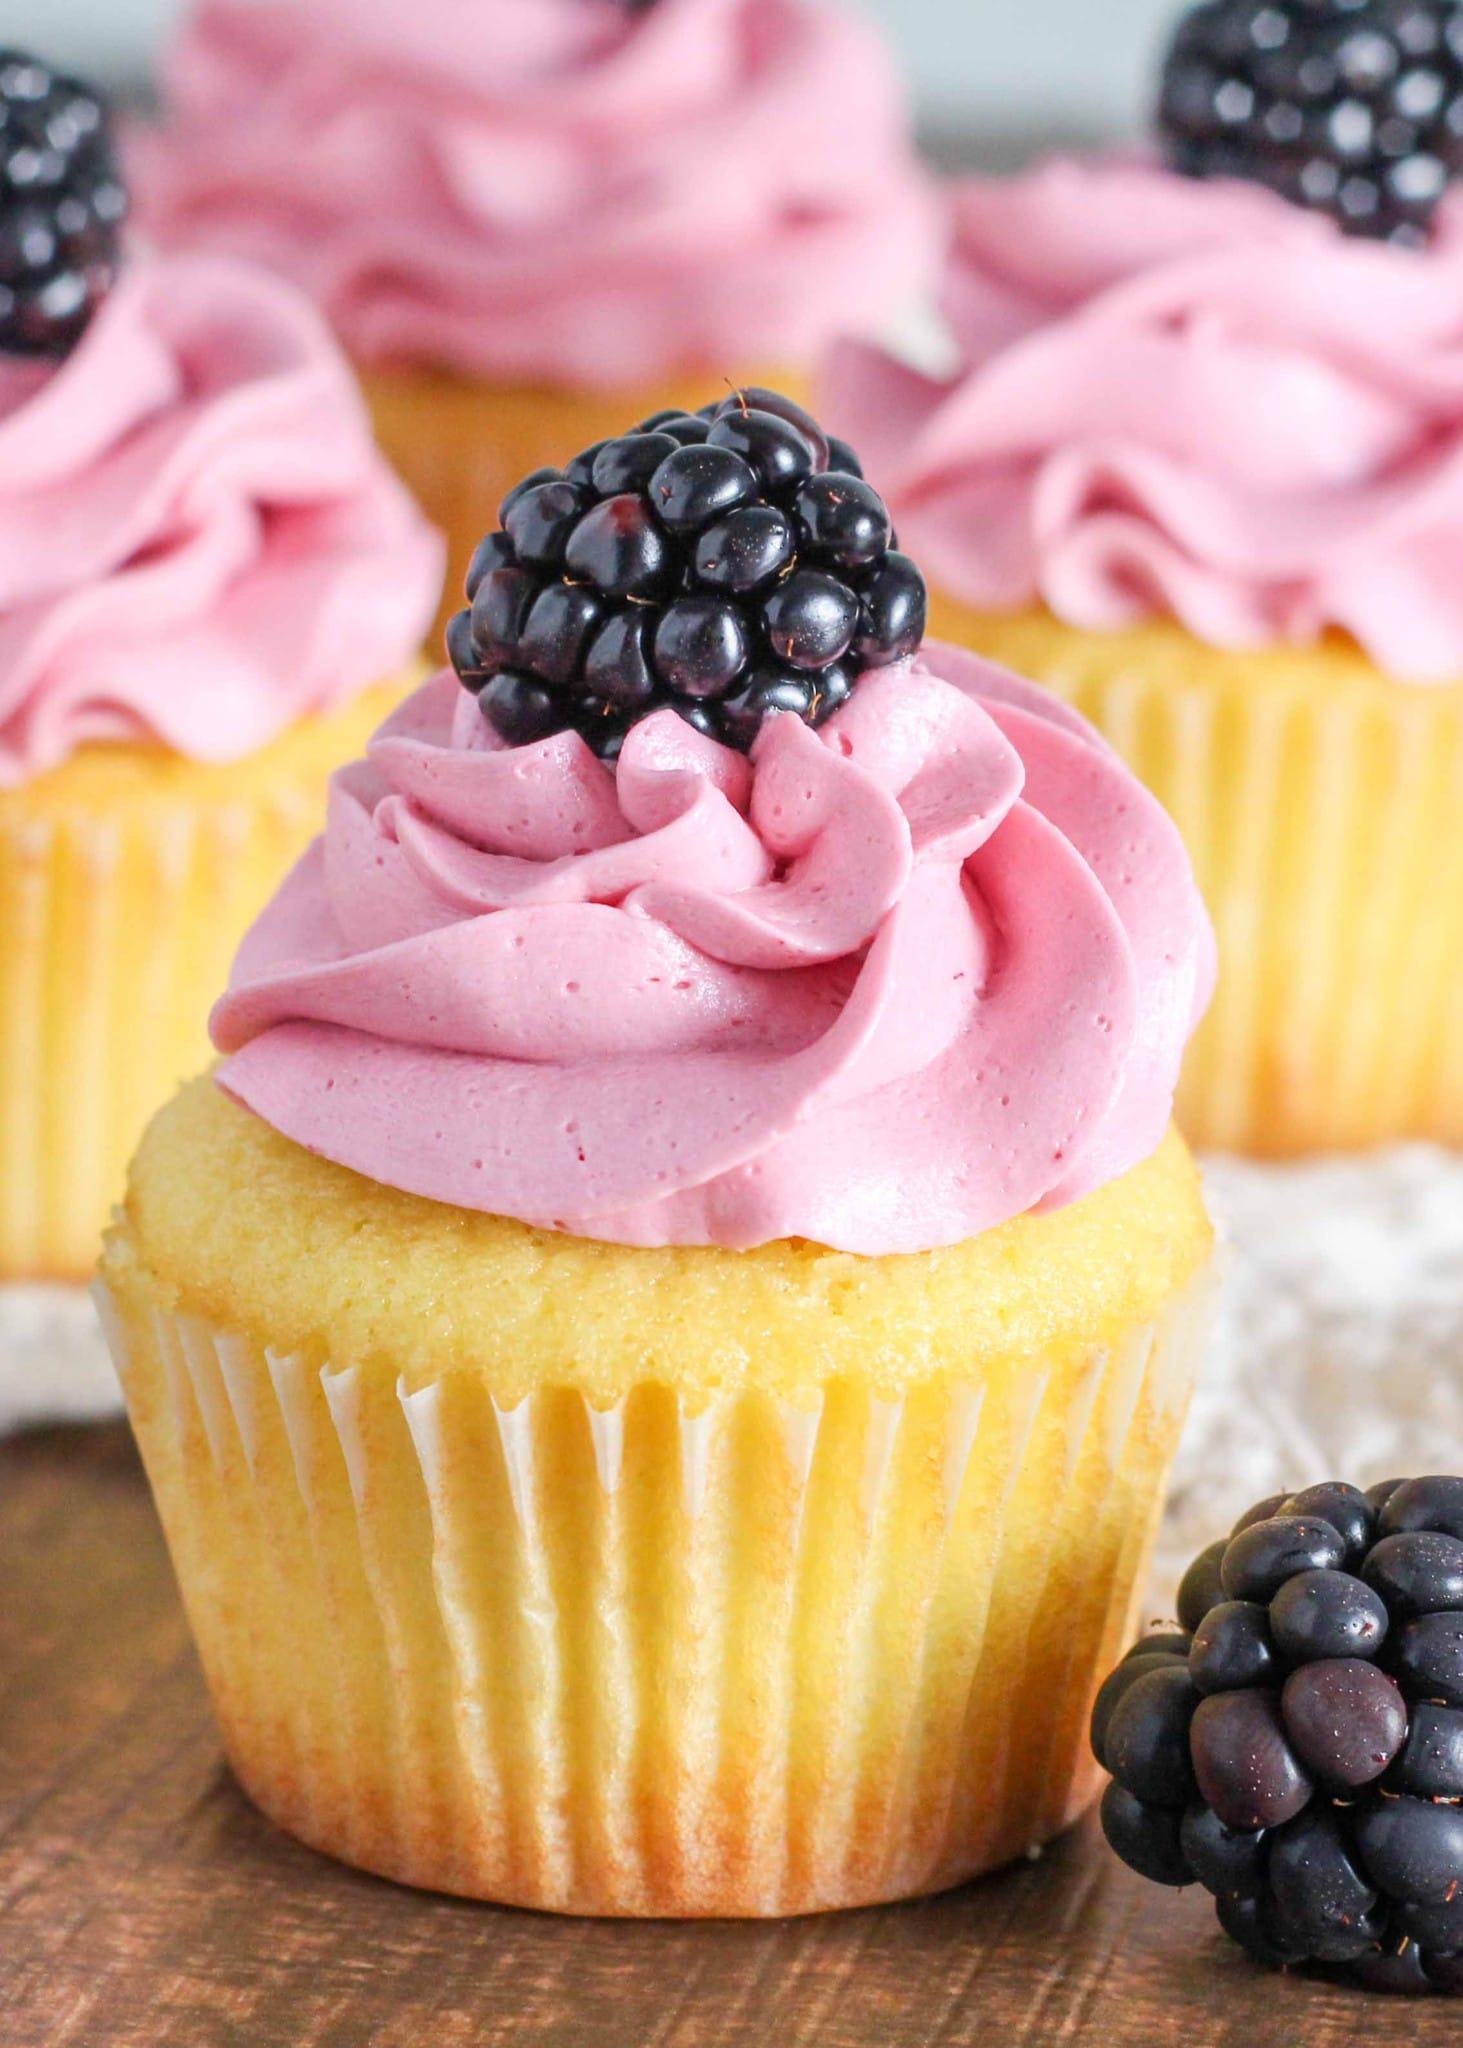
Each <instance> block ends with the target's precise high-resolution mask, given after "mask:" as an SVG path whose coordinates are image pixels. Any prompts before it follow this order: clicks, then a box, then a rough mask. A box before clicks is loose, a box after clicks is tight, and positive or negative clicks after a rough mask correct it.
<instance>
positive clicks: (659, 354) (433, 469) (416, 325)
mask: <svg viewBox="0 0 1463 2048" xmlns="http://www.w3.org/2000/svg"><path fill="white" fill-rule="evenodd" d="M164 103H165V117H164V121H163V124H162V125H161V127H159V128H158V129H157V130H155V131H154V132H152V133H149V134H143V135H139V137H138V138H137V143H136V152H135V174H136V183H137V188H138V211H139V216H140V218H141V220H142V222H143V223H144V225H145V227H146V229H147V232H148V233H149V234H152V235H154V236H156V237H157V238H158V240H160V241H161V242H163V243H164V244H165V245H168V246H179V245H182V246H191V247H203V248H207V249H223V250H228V251H231V252H234V253H243V254H246V255H249V256H253V257H258V258H260V259H262V260H264V261H267V262H269V263H271V264H273V265H274V266H275V267H276V268H278V269H280V270H282V271H284V272H285V273H286V274H287V275H289V276H290V277H291V278H293V279H294V280H295V281H296V282H297V283H299V284H302V285H303V286H304V287H305V289H306V290H307V291H309V292H310V293H311V294H312V295H313V297H314V298H315V299H316V301H317V302H318V304H319V305H320V306H321V307H322V308H323V309H324V311H325V313H326V314H327V315H328V317H329V319H330V320H331V322H332V323H333V325H334V327H335V330H336V332H337V334H338V335H339V336H340V337H341V339H342V340H343V341H344V343H345V345H346V347H347V349H348V350H349V351H350V353H351V355H352V357H353V358H354V359H355V361H356V363H357V365H358V366H359V367H360V368H361V370H362V372H363V375H364V379H365V385H366V391H367V395H368V397H369V399H370V401H371V405H372V409H373V411H374V414H375V419H376V426H377V429H378V432H379V434H380V437H381V440H382V443H383V445H384V446H385V448H386V451H387V453H388V454H389V456H390V457H391V459H392V461H393V462H394V463H395V464H396V466H397V467H398V469H399V470H400V471H401V473H402V475H403V476H404V477H405V478H406V479H407V481H408V482H409V483H410V484H411V485H412V487H413V489H414V490H415V491H416V493H417V495H418V497H419V498H420V500H421V502H422V503H423V504H424V505H425V506H426V508H427V510H428V511H429V512H430V514H431V515H432V517H433V518H434V519H435V520H437V521H438V523H439V524H440V525H442V526H444V527H445V528H446V529H447V531H448V533H449V534H450V536H451V538H452V542H453V569H452V588H453V589H454V590H456V589H458V588H459V587H460V582H461V577H462V574H463V573H464V572H465V570H466V567H467V560H468V556H469V554H470V552H471V549H472V546H473V544H474V543H475V542H476V540H477V539H478V538H479V536H480V535H481V534H482V533H483V531H484V529H485V528H486V527H487V526H488V525H489V524H490V523H491V522H492V520H493V519H494V517H495V515H496V510H497V506H498V503H499V501H500V499H501V498H502V497H503V495H504V493H505V492H506V491H507V489H508V488H509V486H510V485H511V484H512V483H514V482H515V481H516V480H517V479H518V478H519V477H520V476H522V475H524V474H525V473H526V472H527V471H529V470H531V469H533V468H534V467H535V466H537V465H539V464H549V463H552V464H557V463H563V462H566V461H567V460H568V459H569V457H570V456H571V455H572V454H574V452H575V451H576V450H577V449H578V448H580V447H582V446H583V445H584V444H585V443H587V442H593V441H596V440H599V439H601V438H602V437H605V436H608V435H611V434H615V433H618V432H620V431H621V429H622V428H623V426H624V425H625V424H626V423H627V422H628V421H630V420H633V419H635V418H637V417H639V416H642V415H650V414H653V413H656V412H661V411H665V412H668V413H669V414H670V415H671V416H672V417H674V416H676V415H677V414H678V413H679V412H680V411H682V410H683V409H684V407H685V406H686V404H687V403H689V402H694V399H693V394H695V395H699V396H704V395H705V392H706V390H707V389H708V388H710V389H712V390H715V391H719V392H720V393H721V394H722V395H725V393H726V391H727V390H728V389H729V388H730V387H731V385H732V384H733V383H741V382H762V383H773V384H780V385H781V386H782V387H783V388H792V387H793V386H794V385H795V384H797V383H799V382H800V381H802V380H805V379H806V377H807V376H808V373H809V371H810V368H811V366H812V364H813V362H814V360H815V358H816V357H817V355H818V354H819V353H820V352H821V350H822V349H823V348H824V346H825V345H826V344H827V343H828V341H829V340H831V338H832V336H833V334H834V333H835V332H836V331H837V329H838V328H839V326H840V325H848V324H851V325H852V326H854V327H855V328H862V327H872V326H878V327H882V326H883V325H884V324H885V323H887V321H888V320H889V319H890V317H891V312H897V311H898V310H899V309H900V307H901V305H902V303H903V301H904V300H905V299H906V297H912V296H913V295H914V294H915V293H916V291H917V289H918V288H919V287H920V286H921V285H923V284H924V283H925V282H926V280H927V279H928V278H929V277H930V276H931V275H932V272H933V246H934V241H933V224H932V209H931V203H930V197H929V193H928V191H927V188H926V184H925V180H924V178H923V175H922V174H921V172H920V171H919V169H918V168H917V166H916V163H915V159H914V156H913V152H912V147H911V144H910V140H909V134H908V127H907V121H906V114H905V108H904V103H903V97H902V93H901V90H900V86H899V82H898V79H897V75H896V73H895V70H894V67H893V65H892V63H891V61H890V58H889V56H888V54H887V52H886V51H885V49H884V47H883V46H882V44H881V42H880V41H879V39H878V37H877V35H876V34H875V32H874V30H873V29H872V28H871V27H870V26H869V25H868V24H867V23H865V22H862V21H860V20H859V19H857V18H856V17H854V16H852V15H851V14H850V13H848V12H847V11H846V10H845V9H843V8H842V7H839V6H834V5H828V4H825V0H659V4H654V5H645V4H640V5H632V4H629V0H421V4H418V5H416V6H402V5H400V4H398V0H264V4H258V0H252V4H250V0H244V4H240V0H202V4H199V5H197V6H195V7H194V8H193V10H192V12H191V14H190V15H189V17H188V19H187V22H186V25H185V27H184V29H183V31H182V33H181V35H180V38H179V40H178V42H177V44H176V46H175V48H174V50H173V52H172V56H171V60H170V62H169V63H168V65H167V67H166V73H165V79H164Z"/></svg>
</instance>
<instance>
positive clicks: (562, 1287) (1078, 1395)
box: [102, 1080, 1211, 1914]
mask: <svg viewBox="0 0 1463 2048" xmlns="http://www.w3.org/2000/svg"><path fill="white" fill-rule="evenodd" d="M1210 1252H1211V1232H1210V1227H1209V1224H1208V1222H1207V1220H1206V1218H1205V1214H1204V1209H1203V1204H1202V1200H1201V1197H1200V1192H1199V1187H1198V1181H1197V1177H1196V1175H1195V1172H1194V1168H1193V1165H1192V1162H1191V1161H1190V1159H1189V1157H1188V1155H1187V1153H1186V1151H1185V1149H1184V1147H1183V1145H1182V1143H1181V1142H1180V1140H1179V1139H1178V1138H1177V1137H1176V1136H1173V1135H1170V1137H1169V1138H1168V1139H1167V1140H1166V1141H1165V1142H1164V1144H1163V1145H1162V1146H1161V1147H1160V1149H1159V1150H1158V1152H1157V1153H1156V1154H1154V1156H1153V1157H1152V1158H1150V1159H1149V1160H1148V1161H1146V1162H1145V1163H1144V1164H1143V1165H1141V1166H1139V1167H1137V1168H1135V1169H1134V1170H1133V1171H1131V1172H1130V1173H1128V1174H1127V1175H1125V1176H1124V1177H1123V1178H1122V1179H1121V1180H1119V1181H1116V1182H1114V1183H1112V1184H1111V1185H1109V1186H1107V1187H1104V1188H1102V1189H1101V1190H1099V1191H1098V1192H1097V1193H1095V1194H1093V1195H1091V1196H1089V1197H1087V1198H1086V1199H1085V1200H1083V1201H1081V1202H1079V1203H1076V1204H1075V1205H1073V1206H1072V1207H1070V1208H1067V1209H1065V1210H1063V1211H1061V1212H1059V1213H1057V1214H1054V1215H1051V1216H1044V1217H1023V1218H1020V1219H1017V1220H1015V1221H1013V1222H1011V1223H1009V1224H1007V1225H1004V1226H1002V1227H1001V1228H998V1229H995V1230H992V1231H989V1232H987V1233H985V1234H983V1235H982V1236H980V1237H978V1238H976V1239H974V1240H972V1241H970V1242H967V1243H964V1244H961V1245H957V1246H954V1247H951V1248H949V1249H947V1250H944V1251H934V1252H929V1253H918V1254H909V1255H905V1256H893V1257H885V1258H860V1257H857V1256H854V1255H850V1254H846V1253H837V1252H830V1251H826V1250H823V1249H821V1248H819V1247H818V1246H816V1245H813V1244H809V1243H806V1242H784V1243H776V1244H769V1245H767V1246H765V1247H763V1248H762V1249H760V1250H758V1251H755V1252H741V1253H739V1252H730V1251H724V1250H720V1249H717V1248H714V1247H712V1248H702V1249H696V1248H681V1247H669V1248H665V1249H660V1250H637V1249H635V1248H631V1247H625V1246H618V1245H610V1244H599V1243H594V1242H589V1241H586V1240H582V1239H577V1238H572V1237H563V1236H555V1235H548V1234H545V1233H543V1232H541V1231H537V1230H533V1229H530V1228H528V1227H527V1226H525V1225H522V1224H518V1223H514V1222H511V1221H508V1220H505V1219H502V1218H499V1217H494V1216H488V1215H477V1214H472V1213H468V1212H464V1211H460V1210H457V1209H453V1208H449V1207H446V1206H443V1205H440V1204H437V1203H434V1202H430V1201H426V1200H423V1199H421V1198H420V1197H414V1196H410V1195H405V1194H401V1193H398V1192H396V1191H395V1190H392V1189H390V1188H386V1187H382V1186H379V1185H377V1184H375V1183H373V1182H369V1181H366V1180H364V1179H362V1178H360V1177H358V1176H357V1175H355V1174H353V1173H351V1172H349V1171H347V1170H346V1169H344V1168H341V1167H337V1166H334V1165H332V1164H330V1163H328V1162H326V1161H324V1160H321V1159H318V1158H315V1157H313V1156H311V1155H310V1154H309V1153H307V1152H305V1151H304V1150H302V1149H301V1148H300V1147H299V1146H297V1145H295V1144H293V1143H292V1142H290V1141H289V1140H288V1139H285V1138H283V1137H281V1136H279V1135H278V1134H277V1133H276V1132H275V1131H273V1130H272V1129H270V1128H269V1127H268V1126H267V1125H266V1124H264V1123H263V1122H262V1121H261V1120H260V1119H259V1118H257V1117H255V1116H253V1115H251V1114H250V1113H249V1112H248V1111H246V1110H244V1109H242V1108H241V1107H240V1106H239V1105H238V1104H237V1103H235V1102H233V1101H231V1100H230V1099H229V1098H228V1097H226V1096H225V1095H224V1094H223V1093H222V1092H221V1091H220V1090H219V1089H218V1088H217V1087H215V1086H214V1084H213V1083H212V1082H211V1081H208V1080H200V1081H197V1082H195V1083H193V1084H192V1085H191V1086H190V1087H188V1088H187V1089H185V1090H184V1092H183V1093H182V1094H181V1095H180V1096H178V1097H177V1098H176V1099H175V1100H174V1101H173V1102H172V1103H171V1104H170V1105H169V1107H168V1108H167V1109H166V1110H164V1111H163V1112H162V1114H161V1115H160V1116H159V1117H158V1118H157V1119H156V1120H155V1122H154V1123H153V1125H152V1128H151V1130H150V1131H149V1133H148V1136H147V1138H146V1140H145V1142H144V1144H143V1146H142V1149H141V1151H140V1152H139V1154H138V1157H137V1160H136V1162H135V1165H134V1168H133V1172H132V1177H131V1183H130V1188H129V1192H128V1196H127V1201H126V1206H125V1211H124V1214H123V1217H122V1219H121V1220H120V1222H119V1224H118V1226H117V1227H116V1228H115V1229H114V1230H113V1232H112V1233H111V1235H110V1237H109V1239H108V1242H107V1250H106V1256H105V1259H104V1262H103V1268H102V1278H103V1284H104V1288H105V1300H106V1302H107V1304H108V1313H109V1319H110V1322H111V1326H112V1331H113V1342H114V1348H115V1353H116V1356H117V1358H118V1361H119V1364H120V1366H121V1369H122V1374H123V1379H124V1383H125V1387H126V1392H127V1397H128V1403H129V1407H130V1410H131V1414H132V1418H133V1424H134V1427H135V1428H136V1431H137V1435H138V1440H139V1442H140V1444H141V1447H142V1451H143V1455H144V1458H145V1459H146V1462H147V1467H148V1473H149V1477H150V1478H151V1480H152V1483H153V1486H154V1488H155V1490H156V1494H157V1498H158V1503H159V1506H160V1509H161V1511H162V1516H163V1521H164V1525H165V1527H166V1530H167V1534H168V1540H169V1543H170V1546H171V1548H172V1552H173V1556H174V1560H175V1563H176V1565H177V1568H178V1572H179V1576H180V1579H181V1582H182V1585H183V1589H184V1594H185V1597H186V1599H187V1603H188V1608H189V1615H190V1619H191V1621H192V1624H193V1627H194V1630H195V1633H196V1635H197V1638H198V1642H199V1645H200V1648H201V1651H202V1655H203V1660H204V1665H205V1669H206V1671H207V1673H208V1677H209V1682H210V1685H211V1687H212V1690H213V1694H214V1698H215V1701H216V1704H217V1707H218V1711H219V1716H220V1720H221V1723H222V1726H223V1730H224V1735H225V1740H226V1743H227V1746H228V1751H229V1756H230V1759H231V1761H232V1763H233V1765H234V1768H235V1770H236V1771H237V1772H238V1774H239V1776H240V1778H241V1780H242V1781H243V1783H244V1785H245V1786H246V1787H247V1789H248V1790H249V1792H250V1793H251V1795H252V1796H253V1797H254V1798H255V1799H256V1800H257V1801H258V1802H259V1804H260V1805H261V1806H262V1807H263V1808H264V1809H265V1811H266V1812H267V1813H269V1814H270V1815H271V1816H272V1817H273V1818H274V1819H275V1820H276V1821H278V1822H279V1823H280V1824H281V1825H282V1826H284V1827H287V1828H289V1829H290V1830H291V1831H292V1832H294V1833H296V1834H298V1835H299V1836H301V1837H302V1839H304V1840H305V1841H307V1842H309V1843H311V1844H313V1845H314V1846H315V1847H317V1848H322V1849H326V1850H328V1851H330V1852H332V1853H334V1854H336V1855H340V1856H343V1857H345V1858H347V1859H348V1860H349V1861H351V1862H355V1863H359V1864H362V1865H364V1866H365V1867H366V1868H368V1869H371V1870H375V1871H379V1872H382V1873H384V1874H386V1875H389V1876H393V1877H397V1878H401V1879H405V1880H407V1881H408V1882H411V1883H415V1884H423V1885H430V1886H432V1887H435V1888H439V1889H444V1890H449V1891H458V1892H465V1893H469V1894H472V1895H475V1896H487V1897H492V1898H497V1899H503V1900H508V1901H512V1902H515V1903H518V1904H522V1905H530V1906H539V1907H549V1908H554V1909H557V1910H563V1911H575V1912H595V1913H676V1914H703V1913H714V1914H765V1913H776V1912H800V1911H807V1910H811V1909H814V1908H817V1907H822V1906H830V1905H850V1904H855V1903H861V1902H866V1901H871V1900H877V1899H885V1898H892V1897H899V1896H905V1895H908V1894H910V1893H914V1892H920V1891H926V1890H931V1889H934V1888H936V1887H940V1886H944V1885H949V1884H953V1883H956V1882H958V1881H959V1880H961V1879H962V1878H965V1877H968V1876H970V1875H972V1874H973V1873H975V1872H976V1871H979V1870H983V1869H987V1868H989V1867H991V1866H992V1865H995V1864H998V1863H1000V1862H1003V1861H1005V1860H1006V1859H1008V1858H1009V1857H1011V1856H1013V1855H1016V1854H1018V1853H1020V1852H1021V1851H1022V1850H1024V1849H1027V1848H1029V1847H1032V1846H1033V1845H1035V1844H1038V1843H1040V1842H1042V1841H1045V1840H1046V1839H1048V1838H1049V1837H1050V1836H1051V1835H1053V1834H1055V1833H1056V1832H1057V1831H1058V1830H1059V1829H1060V1828H1062V1827H1063V1826H1065V1825H1066V1823H1067V1822H1068V1821H1069V1820H1070V1819H1071V1818H1072V1817H1073V1815H1074V1814H1075V1813H1076V1812H1078V1811H1079V1810H1080V1809H1081V1807H1082V1806H1083V1805H1084V1804H1085V1803H1086V1801H1087V1800H1088V1798H1089V1797H1090V1796H1091V1793H1092V1791H1093V1789H1094V1783H1095V1774H1094V1767H1093V1766H1092V1763H1091V1760H1090V1758H1088V1756H1087V1754H1086V1748H1085V1729H1086V1719H1087V1710H1088V1706H1089V1703H1090V1695H1091V1691H1092V1687H1093V1684H1094V1682H1095V1679H1096V1677H1097V1675H1098V1674H1100V1672H1101V1671H1102V1670H1104V1669H1105V1668H1106V1667H1107V1666H1109V1665H1110V1664H1111V1662H1112V1661H1113V1659H1114V1657H1115V1656H1116V1655H1117V1654H1118V1653H1119V1651H1120V1650H1121V1648H1122V1646H1123V1644H1124V1643H1125V1641H1126V1640H1127V1637H1128V1635H1129V1632H1130V1630H1131V1627H1132V1624H1133V1620H1134V1616H1135V1611H1136V1605H1137V1601H1138V1598H1139V1595H1140V1592H1141V1588H1142V1584H1143V1577H1144V1572H1145V1568H1146V1563H1147V1559H1148V1555H1149V1547H1150V1542H1151V1538H1152V1533H1153V1526H1154V1522H1155V1518H1156V1515H1157V1512H1158V1506H1159V1502H1160V1500H1161V1496H1162V1487H1163V1481H1164V1476H1165V1473H1166V1471H1167V1468H1168V1464H1169V1461H1170V1459H1171V1457H1172V1455H1173V1451H1174V1447H1175V1442H1176V1438H1177V1433H1178V1428H1179V1424H1180V1421H1181V1418H1182V1415H1183V1412H1184V1407H1185V1404H1186V1401H1187V1395H1188V1388H1189V1383H1190V1380H1191V1377H1192V1373H1193V1370H1194V1366H1195V1362H1196V1353H1197V1346H1198V1343H1199V1338H1200V1333H1201V1331H1202V1328H1203V1326H1204V1322H1205V1315H1206V1307H1207V1294H1208V1288H1209V1280H1208V1272H1209V1264H1210Z"/></svg>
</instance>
